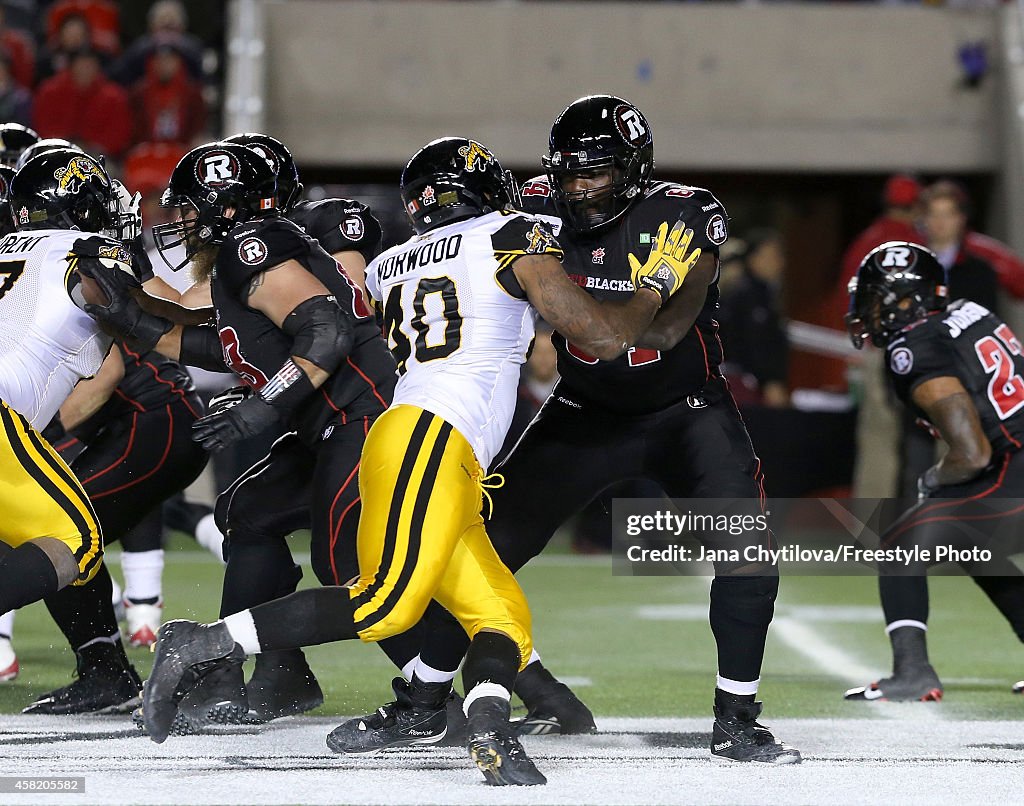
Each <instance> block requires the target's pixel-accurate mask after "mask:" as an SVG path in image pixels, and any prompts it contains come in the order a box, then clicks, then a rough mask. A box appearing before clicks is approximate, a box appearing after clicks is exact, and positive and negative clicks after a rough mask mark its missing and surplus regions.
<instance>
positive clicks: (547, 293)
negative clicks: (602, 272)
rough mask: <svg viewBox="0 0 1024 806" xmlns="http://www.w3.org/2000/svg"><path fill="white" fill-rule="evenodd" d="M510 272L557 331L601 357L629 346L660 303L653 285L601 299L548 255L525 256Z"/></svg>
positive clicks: (611, 356) (607, 357)
mask: <svg viewBox="0 0 1024 806" xmlns="http://www.w3.org/2000/svg"><path fill="white" fill-rule="evenodd" d="M512 271H513V272H514V273H515V276H516V279H517V280H518V281H519V285H520V286H522V288H523V291H525V292H526V296H527V298H528V299H529V300H530V304H531V305H533V307H534V308H536V309H537V312H538V313H539V314H540V315H541V316H542V317H543V318H544V319H545V320H546V321H547V322H548V323H549V324H550V325H551V326H552V327H553V328H554V329H555V330H557V331H558V332H559V333H561V334H562V335H563V336H565V337H566V338H567V339H568V340H569V341H571V342H572V343H573V344H575V345H577V346H578V347H579V348H580V349H582V350H586V351H587V352H588V353H590V354H591V355H593V356H595V357H597V358H600V359H602V360H604V361H610V360H612V359H614V358H618V357H619V356H620V355H622V354H623V353H624V352H626V351H627V350H629V348H630V347H632V346H633V345H634V344H635V343H636V339H637V338H638V337H639V335H640V334H641V333H643V332H644V329H645V328H647V326H648V325H650V323H651V321H652V320H653V319H654V315H655V314H656V313H657V312H658V309H659V308H660V307H661V303H662V297H661V294H660V293H658V292H657V291H656V290H654V289H652V288H641V289H640V290H639V291H637V292H636V294H634V295H633V298H632V299H631V300H629V302H599V301H598V300H596V299H594V298H593V297H591V296H590V295H589V294H588V293H586V292H585V291H583V290H582V289H581V288H579V287H578V286H576V285H575V284H574V283H573V282H572V280H570V279H569V278H568V276H566V273H565V269H563V268H562V264H561V263H560V262H559V260H558V258H555V257H553V256H551V255H524V256H523V257H521V258H519V259H518V260H517V261H516V262H515V263H514V264H513V266H512Z"/></svg>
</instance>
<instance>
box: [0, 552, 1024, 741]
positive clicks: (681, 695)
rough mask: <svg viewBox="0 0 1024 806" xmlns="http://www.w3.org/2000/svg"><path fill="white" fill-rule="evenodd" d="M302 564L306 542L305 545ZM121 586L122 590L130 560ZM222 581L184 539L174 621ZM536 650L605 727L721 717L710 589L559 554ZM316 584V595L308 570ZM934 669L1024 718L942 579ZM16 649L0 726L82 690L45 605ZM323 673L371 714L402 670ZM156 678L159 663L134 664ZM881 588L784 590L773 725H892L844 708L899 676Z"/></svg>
mask: <svg viewBox="0 0 1024 806" xmlns="http://www.w3.org/2000/svg"><path fill="white" fill-rule="evenodd" d="M295 547H296V549H297V550H302V544H301V542H296V543H295ZM112 568H113V569H114V574H115V576H117V577H118V578H120V568H119V567H118V564H117V562H116V561H115V562H113V563H112ZM220 575H221V567H220V566H219V565H218V564H216V563H215V562H214V560H213V559H212V558H210V557H209V555H207V554H205V553H204V552H202V551H200V550H198V549H196V548H195V544H194V543H188V542H186V541H174V542H173V545H172V548H171V549H169V550H168V552H167V570H166V573H165V577H164V596H165V599H166V603H167V604H166V610H165V615H166V617H167V618H179V617H185V618H197V619H201V620H205V621H209V620H212V619H214V618H215V617H216V615H217V607H218V604H219V601H220ZM521 581H522V583H523V586H524V588H525V590H526V593H527V595H528V597H529V600H530V604H531V607H532V610H533V617H534V628H535V639H536V643H537V647H538V649H539V651H540V652H541V654H542V655H543V657H544V660H545V662H546V663H547V665H548V666H549V667H550V668H551V669H552V670H553V671H554V672H555V673H556V674H558V675H560V676H562V677H565V678H570V682H571V683H573V685H574V687H575V688H576V690H577V692H578V693H579V694H580V696H581V697H582V698H583V699H584V700H585V701H586V702H587V703H588V704H589V705H590V706H591V708H592V709H593V711H594V713H595V714H597V715H603V716H637V717H641V716H704V715H707V714H709V713H710V698H711V692H712V688H713V685H714V672H715V668H716V664H715V654H714V653H715V648H714V643H713V640H712V636H711V630H710V628H709V627H708V624H707V614H706V606H707V599H708V582H707V580H703V579H694V578H675V577H647V578H637V577H616V576H612V573H611V564H610V560H608V559H607V558H595V557H576V556H573V555H568V554H564V553H562V554H560V553H557V552H555V553H552V554H550V555H545V556H542V557H541V558H539V559H538V560H536V561H535V562H534V563H533V564H531V565H530V566H529V567H527V568H526V569H524V571H523V572H522V575H521ZM303 584H305V585H310V584H314V578H313V575H312V573H311V572H310V571H309V570H308V569H307V571H306V578H305V580H304V581H303ZM931 594H932V597H931V601H932V617H931V631H930V638H931V657H932V660H933V663H934V665H935V666H936V668H937V670H938V671H939V675H940V677H941V678H942V679H943V682H944V684H945V686H946V698H945V700H944V701H943V703H942V704H941V705H937V706H924V707H927V708H932V707H935V708H941V709H942V712H943V714H944V715H947V716H949V717H956V718H963V719H973V718H978V719H1009V718H1018V717H1019V716H1020V715H1021V711H1022V709H1024V697H1015V696H1013V695H1012V694H1010V693H1009V687H1010V685H1011V684H1012V683H1013V682H1015V681H1016V680H1018V679H1020V678H1024V648H1022V647H1021V645H1020V644H1019V643H1018V641H1017V640H1016V638H1015V637H1014V635H1013V633H1012V632H1011V631H1010V629H1009V627H1008V626H1007V624H1006V623H1005V622H1004V621H1003V619H1002V617H1001V616H1000V615H999V614H998V613H997V612H996V611H995V609H994V608H993V607H992V606H991V604H989V602H988V600H987V599H986V598H985V597H984V595H983V594H982V593H981V592H980V590H979V589H978V588H977V587H976V586H975V585H974V584H973V582H971V581H970V580H969V579H965V578H956V577H939V578H933V579H932V580H931ZM14 646H15V648H16V650H17V653H18V658H19V660H20V662H21V668H22V673H21V676H20V677H19V678H18V679H17V680H16V681H14V682H13V683H7V684H0V713H12V712H16V711H18V710H20V708H21V707H22V706H24V705H25V704H26V703H28V702H30V701H31V700H32V699H33V698H34V697H35V696H36V695H38V694H39V693H41V692H44V691H47V690H49V689H51V688H54V687H57V686H60V685H64V684H66V683H68V682H70V680H71V671H72V669H73V667H74V660H73V656H72V654H71V652H70V650H68V649H67V648H66V647H65V646H64V643H63V638H62V636H61V635H60V633H59V632H58V630H57V629H56V627H55V626H54V625H53V624H52V622H51V621H50V619H49V616H48V614H47V613H46V610H45V608H44V607H43V606H42V605H41V604H36V605H32V606H31V607H28V608H26V609H25V610H23V611H22V612H21V613H19V615H18V618H17V623H16V628H15V639H14ZM308 652H309V658H310V663H311V665H312V667H313V669H314V671H315V672H316V674H317V676H318V678H319V679H320V682H321V685H322V686H323V688H324V693H325V695H326V703H325V705H324V707H323V708H322V709H321V710H320V711H319V713H321V714H324V715H333V714H353V713H362V712H365V711H367V710H372V709H373V708H375V707H376V706H377V705H379V704H380V703H381V702H383V701H384V700H385V699H388V698H390V687H389V681H390V678H391V677H392V676H393V673H394V672H393V669H392V667H391V666H390V664H389V663H388V662H387V660H386V659H385V658H384V656H383V654H382V653H381V652H380V651H379V650H378V649H376V648H375V647H373V646H363V645H360V644H356V643H348V644H342V645H331V646H324V647H315V648H313V649H311V650H309V651H308ZM131 655H132V660H133V661H134V663H135V664H136V666H137V667H138V669H139V672H140V673H141V674H142V676H143V677H145V676H146V674H147V672H148V670H149V666H150V655H149V653H148V652H145V651H142V650H132V651H131ZM888 663H889V655H888V649H887V642H886V639H885V636H884V634H883V632H882V617H881V611H880V609H879V607H878V598H877V592H876V583H875V580H874V579H872V578H870V577H864V578H844V577H831V578H821V577H813V578H812V577H790V578H785V579H783V584H782V591H781V594H780V599H779V604H778V607H777V618H776V623H775V625H774V626H773V629H772V632H771V633H770V634H769V643H768V651H767V657H766V662H765V667H764V673H763V677H762V680H763V682H762V686H761V695H762V697H763V699H764V701H765V704H766V712H765V718H766V720H767V721H768V722H769V723H770V721H771V719H772V718H779V717H860V716H866V715H872V716H879V717H883V716H884V714H883V713H882V710H883V709H884V708H885V707H886V706H885V705H884V704H882V705H879V704H855V703H845V702H843V701H842V698H841V695H842V692H843V691H844V690H845V689H846V688H848V687H850V686H852V685H857V684H863V683H866V682H869V676H872V675H873V676H881V675H882V674H884V673H887V671H888Z"/></svg>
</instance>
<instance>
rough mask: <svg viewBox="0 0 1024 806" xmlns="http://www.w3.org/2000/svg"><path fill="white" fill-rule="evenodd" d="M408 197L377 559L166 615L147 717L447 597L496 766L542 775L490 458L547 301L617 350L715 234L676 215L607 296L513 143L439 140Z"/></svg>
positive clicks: (485, 763) (472, 705)
mask: <svg viewBox="0 0 1024 806" xmlns="http://www.w3.org/2000/svg"><path fill="white" fill-rule="evenodd" d="M402 199H403V201H404V203H405V206H406V210H407V212H408V214H409V217H410V218H411V220H412V223H413V228H414V229H415V230H416V233H417V234H416V235H415V236H414V237H413V238H412V239H410V240H409V241H407V242H406V243H404V244H402V245H400V246H396V247H394V248H392V249H390V250H388V251H386V252H384V253H383V254H382V255H380V256H379V257H378V258H377V259H375V260H374V261H373V262H372V263H371V264H370V266H369V267H368V268H367V271H366V285H367V290H368V291H369V292H370V294H371V296H372V297H373V298H374V299H375V300H376V301H377V302H378V304H380V305H382V306H383V312H384V322H385V336H386V337H387V338H388V339H389V344H390V346H391V348H392V351H393V353H394V355H395V358H396V360H397V362H398V368H399V374H400V379H399V381H398V386H397V389H396V391H395V397H394V403H393V404H392V405H391V407H390V408H389V409H388V410H387V411H386V412H385V413H384V414H383V415H381V416H380V417H379V418H378V419H377V421H376V422H375V423H374V425H373V427H372V428H371V429H370V432H369V434H368V436H367V437H366V443H365V447H364V449H363V454H362V460H361V467H360V476H359V491H360V495H361V497H362V506H363V511H362V516H361V519H360V523H359V532H358V555H359V568H360V576H359V578H358V579H357V580H356V581H355V582H354V583H353V584H352V585H351V586H349V587H326V588H320V589H315V590H314V589H310V590H303V591H299V592H297V593H294V594H292V595H291V596H288V597H285V598H283V599H278V600H276V601H273V602H269V603H267V604H263V605H259V606H258V607H255V608H252V609H251V610H245V611H242V612H240V613H235V614H233V615H230V616H227V617H226V618H225V619H224V620H223V621H221V622H217V623H216V624H213V625H200V624H195V623H193V622H187V621H174V622H170V623H169V624H166V625H164V626H163V627H162V628H161V631H160V637H159V639H158V642H157V654H156V659H155V661H154V666H153V672H152V674H151V676H150V678H149V682H148V683H147V686H146V692H145V695H144V715H145V719H146V726H147V728H148V729H149V733H150V736H151V737H154V738H157V740H158V741H159V740H161V738H162V737H164V736H166V735H167V728H168V727H169V726H170V723H171V720H172V719H173V717H174V713H175V710H176V703H177V701H178V700H180V699H181V697H182V696H183V695H184V694H185V692H186V691H187V690H188V689H189V688H190V687H191V686H193V685H195V683H196V682H197V681H198V680H199V679H201V675H202V674H203V673H204V672H205V670H207V669H209V668H210V666H211V664H210V661H217V660H219V659H222V658H228V657H231V658H238V657H241V656H243V655H244V654H254V653H258V652H262V651H267V650H273V649H284V648H291V647H295V646H306V645H310V644H318V643H325V642H327V641H332V640H340V639H346V638H348V639H351V638H360V639H362V640H364V641H378V640H380V639H382V638H385V637H387V636H389V635H394V634H396V633H398V632H402V631H404V630H406V629H407V628H409V627H411V626H412V625H413V624H415V623H416V621H417V620H418V619H419V618H420V616H421V615H422V614H423V612H424V610H425V608H426V606H427V604H428V603H429V602H430V600H431V599H432V598H434V599H437V600H438V601H439V602H440V603H441V604H442V605H443V606H444V607H446V608H447V609H448V610H449V611H450V612H451V613H452V614H453V615H454V616H455V617H456V618H457V619H458V620H459V621H460V623H461V624H462V626H463V627H464V628H465V630H466V632H467V633H468V634H469V635H470V636H471V638H472V643H471V645H470V649H469V653H468V654H467V656H466V662H465V665H464V669H463V683H464V686H465V691H466V699H465V703H464V709H465V712H466V715H467V717H468V721H469V750H470V754H471V756H472V757H473V759H474V761H475V762H476V764H477V766H478V767H479V768H480V770H481V771H482V772H483V774H484V776H485V778H486V779H487V781H488V782H489V783H492V784H499V785H501V784H527V785H528V784H542V783H545V778H544V776H543V775H542V774H541V773H540V772H539V771H538V770H537V769H536V767H534V765H533V763H532V761H530V759H529V758H528V757H527V755H526V753H525V752H524V751H523V748H522V746H521V745H520V744H519V741H518V739H517V738H516V737H515V736H514V734H513V731H512V730H511V726H510V725H509V723H508V718H509V699H510V696H511V694H510V692H511V690H512V687H513V683H514V681H515V677H516V674H517V673H518V672H519V670H520V669H521V668H522V667H523V666H524V665H525V664H526V662H527V661H528V660H529V658H530V653H531V649H532V643H531V638H530V613H529V609H528V607H527V604H526V600H525V598H524V597H523V593H522V591H521V590H520V588H519V585H518V584H517V582H516V581H515V579H514V577H513V576H512V574H511V573H510V572H509V570H508V569H507V568H506V567H505V566H504V565H503V564H502V563H501V561H500V560H499V559H498V557H497V555H496V554H495V552H494V549H493V547H492V546H491V543H490V541H489V539H488V537H487V532H486V529H485V526H484V520H483V517H482V515H481V508H482V503H483V495H484V492H485V487H486V479H485V474H484V470H483V468H485V467H486V466H487V465H488V464H489V462H490V461H491V459H492V458H493V457H494V454H495V452H496V451H497V450H498V448H499V447H500V446H501V443H502V440H503V439H504V437H505V432H506V431H507V429H508V426H509V422H510V420H511V417H512V411H513V408H514V406H515V396H516V386H517V384H518V381H519V370H520V366H521V365H522V364H523V362H524V361H525V360H526V355H527V352H528V350H529V345H530V342H531V340H532V339H533V328H534V319H535V316H536V314H537V313H538V312H539V313H540V314H541V315H542V316H543V317H544V318H545V319H547V320H548V321H549V322H550V323H551V324H552V325H553V326H554V327H556V328H558V329H559V330H560V331H562V332H563V333H565V335H566V336H567V337H568V338H571V339H572V340H573V342H574V343H576V344H580V345H581V346H583V347H584V348H585V349H586V350H588V351H589V352H591V353H592V354H594V355H597V356H599V357H602V358H614V357H616V356H618V355H621V354H622V353H623V352H625V351H626V350H628V349H629V348H630V346H631V345H632V344H633V343H634V342H635V340H636V339H637V338H638V336H639V335H640V334H641V333H643V332H644V330H645V329H646V328H647V326H648V325H649V324H650V322H651V320H652V319H653V318H654V315H655V314H656V313H657V311H658V309H659V308H660V307H661V306H662V304H663V303H664V302H666V301H667V300H668V299H669V298H670V297H671V295H672V294H673V293H674V292H675V291H677V290H678V289H679V288H680V287H681V285H682V282H683V280H684V279H685V277H686V274H687V272H688V271H689V270H690V268H691V267H692V266H693V264H694V263H695V262H696V260H697V258H698V257H699V255H700V251H699V250H694V251H693V252H691V253H688V252H687V250H688V247H689V240H690V236H691V235H692V233H689V232H688V231H687V232H684V229H683V227H681V226H680V227H678V228H676V229H674V230H673V231H672V233H671V234H669V233H668V227H667V225H666V226H663V227H662V228H661V231H660V233H659V237H658V242H657V244H656V246H655V248H654V249H653V250H652V253H651V258H650V259H649V260H648V261H647V262H646V263H645V264H643V265H639V264H638V265H637V271H636V275H635V278H634V279H635V283H636V286H637V288H638V289H639V290H638V291H637V292H636V293H635V295H634V296H633V297H632V298H631V299H630V300H629V301H628V302H620V303H602V302H598V301H597V300H594V299H593V298H592V297H590V296H589V295H587V294H586V293H585V292H584V291H582V290H581V289H580V288H578V287H577V286H576V285H574V284H573V283H572V282H571V281H570V279H569V278H568V277H567V275H566V274H565V272H564V270H563V269H562V265H561V263H560V257H561V254H562V251H561V248H560V247H559V245H558V242H557V240H556V239H555V236H554V234H553V233H552V231H551V229H550V226H549V223H548V222H547V221H544V220H541V219H539V218H533V217H530V216H527V215H525V214H523V213H520V212H518V211H516V210H515V209H513V208H512V205H513V203H514V201H515V199H516V193H515V183H514V180H513V179H512V178H511V176H510V175H508V174H507V173H506V172H505V171H503V170H502V168H501V166H500V164H499V163H498V160H497V159H496V158H495V156H494V155H493V154H492V153H491V152H490V151H489V150H487V149H486V148H485V147H484V146H482V145H481V144H480V143H478V142H476V141H473V140H467V139H463V138H454V137H449V138H443V139H441V140H435V141H434V142H432V143H430V144H428V145H427V146H425V147H424V148H423V149H421V150H420V151H419V152H418V153H417V154H416V155H415V156H414V157H413V158H412V160H410V162H409V164H408V165H407V166H406V168H405V171H404V172H403V174H402ZM414 682H415V681H414ZM420 683H421V685H420V686H419V687H418V690H419V691H420V692H421V694H422V695H423V696H432V697H435V698H437V699H438V700H440V701H443V700H444V699H445V698H446V697H447V696H448V693H449V692H450V690H451V681H450V680H449V681H445V682H443V683H440V684H435V685H433V686H431V685H430V684H429V683H428V682H427V681H420ZM424 684H425V685H424ZM420 735H421V736H422V735H423V734H420ZM442 737H443V734H442V735H441V736H437V735H431V736H430V737H429V739H428V740H427V741H438V740H439V739H441V738H442ZM415 742H416V734H415V733H414V732H410V741H409V743H410V744H412V743H415ZM331 743H332V739H331V737H329V738H328V745H331Z"/></svg>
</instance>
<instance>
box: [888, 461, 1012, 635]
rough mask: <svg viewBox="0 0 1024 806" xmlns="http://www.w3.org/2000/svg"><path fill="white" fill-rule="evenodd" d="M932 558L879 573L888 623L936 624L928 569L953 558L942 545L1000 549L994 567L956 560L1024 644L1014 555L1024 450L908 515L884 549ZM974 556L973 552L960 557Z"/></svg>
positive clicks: (892, 531)
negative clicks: (916, 549)
mask: <svg viewBox="0 0 1024 806" xmlns="http://www.w3.org/2000/svg"><path fill="white" fill-rule="evenodd" d="M915 546H916V547H919V548H920V549H923V550H926V551H928V553H929V558H930V559H929V560H928V561H921V562H914V563H912V564H911V565H909V566H908V565H904V564H901V563H898V562H893V563H890V564H888V565H885V566H882V567H881V568H879V578H878V587H879V593H880V594H881V599H882V610H883V612H884V613H885V622H886V624H892V623H893V622H895V621H902V620H912V621H920V622H922V623H927V621H928V610H929V602H928V577H927V576H926V573H927V570H928V568H930V567H931V566H933V565H936V564H937V563H941V562H947V561H949V558H948V556H947V557H946V559H943V557H942V556H939V554H938V550H939V549H940V547H941V548H942V549H945V547H947V546H948V547H951V548H952V549H954V550H956V551H959V552H969V551H971V550H972V549H974V548H979V549H988V550H990V551H991V552H992V556H993V559H992V561H991V562H972V561H970V560H955V561H957V562H958V564H959V565H960V566H961V567H962V568H963V569H964V571H966V572H967V573H968V574H970V575H971V577H972V578H973V579H974V581H975V583H976V584H977V585H978V587H980V588H981V589H982V590H983V591H985V594H986V595H987V596H988V597H989V599H991V600H992V603H993V604H994V605H995V606H996V608H997V609H998V610H999V612H1000V613H1002V614H1003V616H1004V617H1005V618H1006V620H1007V621H1008V622H1009V623H1010V626H1011V627H1012V628H1013V631H1014V632H1015V633H1016V634H1017V636H1018V638H1020V639H1021V640H1022V641H1024V575H1022V574H1021V571H1020V569H1019V568H1018V567H1017V566H1016V565H1015V564H1014V563H1013V562H1011V561H1010V560H1009V556H1010V555H1013V554H1017V553H1020V552H1021V551H1024V451H1016V452H1015V453H1007V454H1004V455H1003V456H1002V457H998V458H996V459H995V460H994V461H993V463H992V467H991V468H990V469H989V470H988V471H986V472H985V473H984V474H982V475H981V476H979V477H978V478H976V479H973V480H972V481H969V482H966V483H965V484H954V485H950V486H948V487H942V488H940V489H939V491H938V492H937V493H936V494H935V495H933V496H932V497H930V498H927V499H925V500H923V501H920V502H919V503H918V504H917V505H916V506H914V507H911V508H910V509H909V510H907V512H905V513H904V514H903V515H902V516H901V517H900V518H899V519H898V520H897V521H896V523H894V524H893V525H892V526H891V527H890V528H889V529H887V530H886V533H885V534H884V535H883V536H882V548H894V547H901V548H903V549H906V550H908V551H909V550H912V549H913V548H914V547H915ZM960 556H966V555H960Z"/></svg>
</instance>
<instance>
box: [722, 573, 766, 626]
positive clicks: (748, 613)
mask: <svg viewBox="0 0 1024 806" xmlns="http://www.w3.org/2000/svg"><path fill="white" fill-rule="evenodd" d="M773 570H775V573H774V574H771V575H770V576H756V577H755V576H717V577H715V580H714V582H712V583H711V613H710V617H711V626H712V628H714V627H715V625H716V622H719V623H720V622H724V621H738V622H740V623H742V624H749V625H756V626H762V625H768V624H771V621H772V617H773V616H774V615H775V598H776V597H777V596H778V594H779V574H778V569H773Z"/></svg>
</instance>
